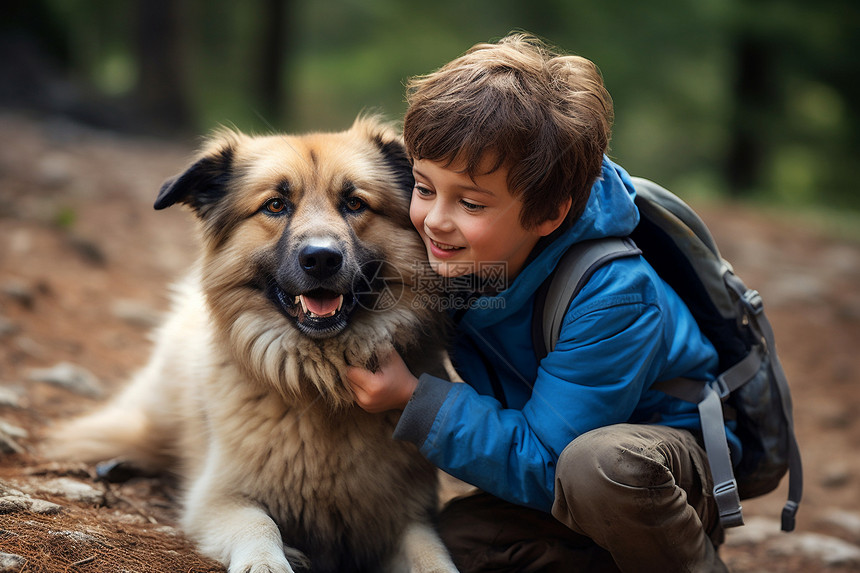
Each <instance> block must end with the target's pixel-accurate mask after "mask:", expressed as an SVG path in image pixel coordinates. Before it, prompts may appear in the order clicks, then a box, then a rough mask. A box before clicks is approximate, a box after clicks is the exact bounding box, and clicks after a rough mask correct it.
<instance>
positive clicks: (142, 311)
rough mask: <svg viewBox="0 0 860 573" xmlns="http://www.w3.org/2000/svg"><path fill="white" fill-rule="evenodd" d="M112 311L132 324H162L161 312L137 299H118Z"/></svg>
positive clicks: (112, 306)
mask: <svg viewBox="0 0 860 573" xmlns="http://www.w3.org/2000/svg"><path fill="white" fill-rule="evenodd" d="M111 312H112V313H113V315H114V316H115V317H117V318H119V319H120V320H123V321H125V322H127V323H128V324H130V325H132V326H141V327H145V328H152V327H154V326H158V325H159V324H161V316H162V315H161V313H160V312H158V311H157V310H155V309H154V308H152V307H151V306H149V305H147V304H144V303H142V302H140V301H136V300H128V299H123V300H118V301H116V302H114V303H113V305H111Z"/></svg>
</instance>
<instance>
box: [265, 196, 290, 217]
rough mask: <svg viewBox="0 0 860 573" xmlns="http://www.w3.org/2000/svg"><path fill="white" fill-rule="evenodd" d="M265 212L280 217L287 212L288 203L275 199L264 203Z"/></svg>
mask: <svg viewBox="0 0 860 573" xmlns="http://www.w3.org/2000/svg"><path fill="white" fill-rule="evenodd" d="M263 210H264V211H265V212H266V213H271V214H272V215H280V214H281V213H283V212H284V211H286V210H287V203H286V201H284V200H283V199H278V198H277V197H275V198H273V199H269V200H268V201H266V202H265V203H263Z"/></svg>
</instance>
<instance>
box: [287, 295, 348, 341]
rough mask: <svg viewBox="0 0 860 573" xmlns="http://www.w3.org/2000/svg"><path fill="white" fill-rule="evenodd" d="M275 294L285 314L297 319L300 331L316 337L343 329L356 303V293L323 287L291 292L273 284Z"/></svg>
mask: <svg viewBox="0 0 860 573" xmlns="http://www.w3.org/2000/svg"><path fill="white" fill-rule="evenodd" d="M272 294H273V295H274V297H273V298H274V299H275V301H276V302H277V303H278V306H280V307H281V310H282V311H283V312H284V314H286V315H287V316H289V317H291V318H293V319H295V321H296V326H298V328H299V330H301V331H302V333H303V334H305V335H307V336H310V337H312V338H327V337H329V336H334V335H335V334H337V333H339V332H340V331H342V330H343V329H344V328H346V326H347V325H348V324H349V316H350V315H351V314H352V311H353V310H354V309H355V306H356V299H355V296H354V295H353V294H352V293H349V292H347V293H336V292H333V291H330V290H326V289H321V288H320V289H314V290H311V291H308V292H305V293H301V294H297V295H291V294H288V293H286V292H285V291H284V290H283V289H281V287H279V286H277V285H272Z"/></svg>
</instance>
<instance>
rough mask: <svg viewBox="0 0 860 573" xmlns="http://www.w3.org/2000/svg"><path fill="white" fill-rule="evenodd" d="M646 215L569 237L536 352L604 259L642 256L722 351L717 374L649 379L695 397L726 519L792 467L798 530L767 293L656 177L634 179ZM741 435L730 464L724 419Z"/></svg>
mask: <svg viewBox="0 0 860 573" xmlns="http://www.w3.org/2000/svg"><path fill="white" fill-rule="evenodd" d="M633 182H634V184H635V187H636V198H635V202H636V206H637V207H638V209H639V213H640V222H639V224H638V225H637V227H636V229H635V230H634V231H633V233H631V235H630V237H626V238H623V239H622V238H606V239H597V240H593V241H585V242H582V243H578V244H575V245H573V246H571V247H570V248H569V249H568V251H567V252H566V253H565V254H564V255H563V257H562V259H561V261H560V262H559V264H558V266H557V267H556V269H555V271H554V272H553V274H552V275H550V277H548V278H547V280H546V281H545V282H544V283H543V285H542V286H541V287H540V288H539V289H538V291H537V293H536V298H535V310H534V318H533V321H532V342H533V345H534V349H535V353H536V354H537V357H538V361H540V359H541V358H543V357H544V356H546V354H547V353H548V352H550V351H551V350H552V349H553V347H554V346H555V344H556V342H557V340H558V336H559V333H560V330H561V323H562V320H563V319H564V316H565V314H566V313H567V309H568V307H569V306H570V303H571V301H572V300H573V298H574V297H575V296H576V294H577V293H578V292H579V291H580V289H581V288H582V287H583V285H585V283H586V282H587V281H588V279H589V278H590V277H591V275H592V274H593V273H594V271H596V270H597V269H598V268H599V267H600V266H602V265H603V264H606V263H607V262H609V261H611V260H614V259H617V258H620V257H629V256H637V255H640V254H641V255H642V256H643V257H644V258H645V259H646V260H647V261H648V262H649V263H650V264H651V266H652V267H654V269H655V270H656V271H657V273H658V274H659V275H660V277H662V278H663V280H665V281H666V282H667V283H668V284H669V285H670V286H671V287H672V288H673V289H674V290H675V291H676V292H677V293H678V295H679V296H680V297H681V299H682V300H683V301H684V302H685V304H686V305H687V307H688V308H689V309H690V311H691V313H692V314H693V317H694V318H695V319H696V322H697V323H698V325H699V328H700V329H701V331H702V333H703V334H704V335H705V336H706V337H707V338H708V339H709V340H710V341H711V343H712V344H713V345H714V347H715V348H716V350H717V353H718V355H719V371H720V372H722V374H720V375H719V376H717V378H716V379H715V380H711V381H701V380H691V379H685V378H675V379H672V380H660V381H657V382H656V383H655V384H654V385H653V386H652V388H654V389H657V390H661V391H662V392H665V393H666V394H669V395H670V396H673V397H676V398H680V399H682V400H686V401H688V402H692V403H695V404H698V409H699V415H700V418H701V425H702V436H703V441H704V445H705V450H706V451H707V455H708V462H709V465H710V469H711V474H712V476H713V478H714V491H713V493H714V498H715V500H716V503H717V507H718V509H719V513H720V523H721V524H722V525H723V527H735V526H739V525H743V514H742V511H741V504H740V500H741V499H747V498H751V497H756V496H760V495H763V494H765V493H768V492H770V491H772V490H774V489H775V488H776V487H777V485H778V484H779V482H780V480H781V479H782V477H783V476H784V475H785V474H786V472H787V471H788V472H789V487H788V502H787V503H786V504H785V507H784V508H783V511H782V530H783V531H792V530H793V529H794V526H795V516H796V514H797V509H798V504H799V503H800V498H801V495H802V491H803V475H802V473H803V470H802V464H801V460H800V450H799V448H798V445H797V440H796V438H795V435H794V422H793V416H792V406H791V395H790V393H789V389H788V381H787V380H786V377H785V372H784V371H783V369H782V365H781V364H780V362H779V358H778V357H777V354H776V346H775V344H774V336H773V329H772V328H771V326H770V322H769V321H768V319H767V317H766V316H765V314H764V309H763V305H762V299H761V296H759V293H758V292H757V291H755V290H752V289H748V288H747V287H746V286H745V285H744V283H743V282H742V281H741V279H740V278H738V277H737V275H735V273H734V270H733V269H732V266H731V265H730V264H729V263H728V262H727V261H725V260H724V259H723V258H722V257H721V256H720V253H719V250H718V249H717V245H716V243H715V242H714V239H713V237H712V236H711V233H710V231H709V230H708V228H707V227H706V226H705V223H704V222H703V221H702V220H701V219H700V218H699V216H698V215H696V213H695V212H694V211H693V210H692V209H691V208H690V207H689V206H688V205H687V204H686V203H684V202H683V201H682V200H681V199H679V198H678V197H677V196H676V195H674V194H672V193H671V192H669V191H667V190H666V189H664V188H662V187H660V186H659V185H657V184H655V183H653V182H651V181H648V180H646V179H641V178H636V177H634V178H633ZM727 418H728V419H734V420H736V421H737V429H736V434H737V436H738V438H739V439H740V440H741V443H742V444H743V454H742V457H741V459H740V460H739V461H738V460H736V463H735V464H734V465H733V463H732V460H731V456H730V452H729V447H728V442H727V440H726V433H725V426H724V424H725V419H727Z"/></svg>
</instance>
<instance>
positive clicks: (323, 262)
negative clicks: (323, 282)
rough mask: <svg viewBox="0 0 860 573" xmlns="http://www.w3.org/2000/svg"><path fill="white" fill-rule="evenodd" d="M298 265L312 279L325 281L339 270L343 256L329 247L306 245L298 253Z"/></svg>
mask: <svg viewBox="0 0 860 573" xmlns="http://www.w3.org/2000/svg"><path fill="white" fill-rule="evenodd" d="M299 264H300V265H301V266H302V269H303V270H304V271H305V272H306V273H308V274H309V275H311V276H312V277H314V278H317V279H326V278H328V277H330V276H332V275H333V274H335V273H336V272H338V271H339V270H340V267H341V266H342V265H343V254H342V253H341V252H340V251H339V250H337V249H336V248H333V247H329V246H319V245H306V246H304V247H303V248H302V250H301V251H299Z"/></svg>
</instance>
